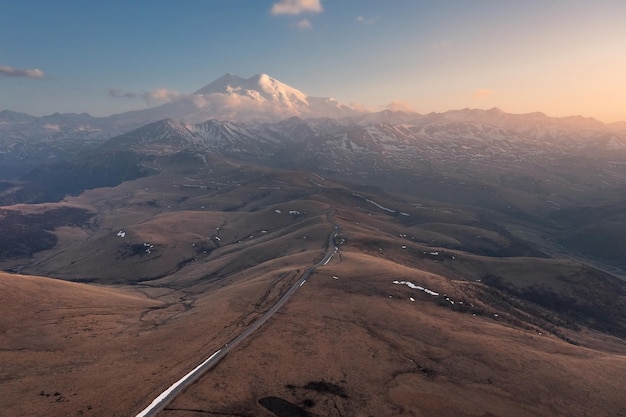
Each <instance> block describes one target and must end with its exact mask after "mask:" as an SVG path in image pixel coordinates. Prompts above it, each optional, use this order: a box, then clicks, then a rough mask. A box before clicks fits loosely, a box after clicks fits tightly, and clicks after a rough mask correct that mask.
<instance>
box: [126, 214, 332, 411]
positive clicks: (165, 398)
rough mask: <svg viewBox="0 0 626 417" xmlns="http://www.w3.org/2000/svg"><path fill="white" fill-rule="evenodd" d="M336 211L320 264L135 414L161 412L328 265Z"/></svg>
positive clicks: (305, 272) (328, 215)
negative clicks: (235, 334) (255, 318)
mask: <svg viewBox="0 0 626 417" xmlns="http://www.w3.org/2000/svg"><path fill="white" fill-rule="evenodd" d="M334 214H335V208H334V207H332V208H331V209H330V210H329V211H328V214H327V218H328V221H329V223H330V224H332V225H333V227H334V230H333V231H332V232H330V234H329V235H328V243H327V249H326V254H325V255H324V257H323V258H322V259H321V260H320V261H319V262H317V263H315V264H313V265H312V266H310V267H309V268H308V269H307V270H306V271H304V273H303V274H302V275H301V276H300V278H299V279H298V280H297V281H296V282H295V283H294V284H293V285H292V286H291V288H289V290H287V292H285V293H284V294H283V296H282V297H280V299H279V300H278V301H277V302H276V304H274V305H273V306H272V307H271V308H270V309H269V310H268V311H267V312H266V313H265V314H263V315H262V316H261V317H260V318H259V319H258V320H257V321H255V322H254V323H252V325H250V327H248V328H247V329H246V330H244V331H243V332H242V333H240V334H239V335H238V336H237V337H235V338H234V339H232V340H230V341H229V342H228V343H226V344H225V345H224V346H223V347H222V348H221V349H219V350H217V351H216V352H214V353H213V354H211V356H209V357H208V358H207V359H205V360H204V361H203V362H202V363H201V364H200V365H198V366H196V367H195V368H194V369H193V370H191V371H189V372H188V373H187V374H186V375H185V376H183V377H182V378H181V379H179V380H178V381H176V382H175V383H174V384H172V385H171V386H170V387H169V388H168V389H166V390H165V391H163V392H162V393H161V394H159V396H158V397H156V398H155V399H154V401H152V402H151V403H150V405H148V406H147V407H146V408H144V409H143V410H142V411H141V412H139V413H138V414H137V415H136V417H154V416H156V415H157V414H158V413H159V412H160V411H162V410H163V409H164V408H165V407H166V406H167V405H168V404H169V403H170V402H172V400H173V399H174V398H175V397H176V396H177V395H178V394H179V393H180V392H181V391H183V390H184V389H185V388H187V387H188V386H189V385H191V384H193V383H194V382H195V381H197V380H198V378H200V377H201V376H202V375H204V374H205V373H206V372H207V371H208V370H209V369H211V368H212V367H214V366H215V365H217V363H218V362H219V361H221V360H222V359H223V358H224V357H225V356H226V355H227V354H228V352H230V351H231V349H233V348H235V347H236V346H237V345H238V344H239V343H241V342H242V341H243V340H244V339H246V338H247V337H248V336H250V335H251V334H252V333H254V332H255V331H257V330H258V329H259V328H260V327H261V326H263V325H264V324H265V323H266V322H267V321H268V320H269V319H270V318H271V317H272V316H273V315H274V314H275V313H276V312H277V311H278V310H279V309H280V308H281V307H282V306H283V305H284V304H285V303H286V302H287V301H288V300H289V298H291V296H292V295H293V294H295V292H296V291H297V290H298V288H300V287H301V286H302V285H303V284H304V283H305V282H306V280H307V279H308V278H309V277H310V276H311V274H312V273H313V272H314V271H315V270H316V269H317V268H318V267H319V266H323V265H326V264H328V262H330V260H331V259H332V257H333V256H334V255H335V254H336V253H337V252H339V248H338V247H337V234H338V233H339V231H340V230H341V226H339V224H337V222H335V220H334V219H333V215H334Z"/></svg>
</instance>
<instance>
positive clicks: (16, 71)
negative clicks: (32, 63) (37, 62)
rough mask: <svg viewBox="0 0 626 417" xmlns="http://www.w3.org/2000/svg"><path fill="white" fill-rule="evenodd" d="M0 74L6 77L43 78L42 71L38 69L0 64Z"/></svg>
mask: <svg viewBox="0 0 626 417" xmlns="http://www.w3.org/2000/svg"><path fill="white" fill-rule="evenodd" d="M0 75H5V76H7V77H26V78H43V76H44V73H43V71H42V70H40V69H37V68H35V69H20V68H13V67H6V66H5V67H2V66H0Z"/></svg>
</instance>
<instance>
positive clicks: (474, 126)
mask: <svg viewBox="0 0 626 417" xmlns="http://www.w3.org/2000/svg"><path fill="white" fill-rule="evenodd" d="M620 128H621V125H617V124H615V125H606V124H603V123H601V122H599V121H597V120H594V119H591V118H583V117H563V118H553V117H548V116H546V115H545V114H543V113H530V114H509V113H506V112H504V111H502V110H500V109H497V108H494V109H490V110H479V109H462V110H452V111H448V112H444V113H430V114H425V115H422V114H418V113H410V112H393V111H388V110H387V111H383V112H379V113H358V112H356V111H354V110H353V109H351V108H349V107H347V106H344V105H342V104H341V103H339V102H337V101H335V100H333V99H330V98H315V97H309V96H307V95H306V94H304V93H302V92H301V91H299V90H297V89H295V88H293V87H290V86H288V85H286V84H284V83H281V82H280V81H278V80H276V79H274V78H272V77H270V76H268V75H265V74H260V75H255V76H253V77H251V78H248V79H245V78H242V77H239V76H236V75H232V74H227V75H224V76H222V77H220V78H218V79H217V80H215V81H213V82H212V83H210V84H208V85H206V86H205V87H202V88H200V89H199V90H197V91H196V92H194V93H193V94H189V95H187V96H183V97H181V98H180V99H178V100H176V101H174V102H171V103H167V104H163V105H161V106H156V107H152V108H148V109H145V110H140V111H132V112H127V113H121V114H117V115H113V116H109V117H92V116H90V115H88V114H86V113H82V114H58V113H55V114H53V115H50V116H45V117H34V116H30V115H27V114H23V113H15V112H10V111H2V112H0V162H2V165H1V166H0V167H1V168H2V169H3V170H4V172H2V170H0V174H1V175H8V174H6V172H9V173H10V175H12V176H14V177H15V176H17V174H19V173H20V172H21V173H24V172H26V171H25V170H27V168H29V165H26V164H23V161H26V160H28V161H31V165H32V164H35V165H36V164H43V163H46V162H50V161H54V160H58V159H60V158H67V157H68V156H72V155H76V154H78V152H80V151H81V150H84V149H86V148H89V147H91V148H94V149H95V148H96V147H97V146H100V145H101V144H102V143H104V142H105V141H106V140H108V139H109V138H111V137H114V136H117V135H120V134H121V136H119V137H117V138H115V139H113V140H112V141H111V143H110V144H109V145H111V144H117V145H118V146H122V145H123V146H128V147H129V148H131V149H133V150H135V151H137V152H143V153H146V152H147V153H156V154H161V155H163V154H168V153H174V152H178V151H180V150H183V149H188V150H192V151H194V152H198V153H207V152H211V153H216V154H223V155H228V156H232V157H237V158H243V159H257V160H263V161H266V162H267V163H271V164H275V165H278V166H288V167H296V168H297V167H300V166H302V167H305V166H306V167H310V168H315V169H319V170H326V171H329V172H351V171H357V170H358V169H359V166H364V167H367V168H368V169H374V170H375V169H381V170H382V169H391V168H393V169H408V170H413V169H415V167H416V166H422V167H423V166H425V165H424V164H426V165H428V166H431V167H432V166H440V167H442V169H446V170H450V169H457V170H460V169H466V168H467V169H469V168H468V167H474V168H472V169H473V170H474V171H476V170H477V172H478V171H481V169H482V168H481V167H482V166H487V165H489V166H492V167H495V166H497V167H499V168H498V169H501V170H506V169H508V168H509V167H510V166H512V165H513V164H517V165H519V166H524V167H525V168H524V169H528V170H532V166H541V167H542V168H541V169H548V168H549V166H550V165H551V164H554V163H556V162H555V161H562V160H564V159H567V158H570V159H572V158H574V159H575V158H597V157H599V155H602V157H601V158H600V159H602V158H604V159H606V160H607V161H609V162H610V163H611V164H612V165H610V166H612V167H619V168H615V169H614V170H613V171H612V172H614V175H617V176H619V175H623V173H622V172H621V171H622V169H621V167H623V166H626V164H623V162H626V161H624V152H625V151H626V131H623V130H621V129H620ZM134 129H136V130H134ZM124 132H129V133H127V134H124ZM559 163H560V162H559ZM620 164H621V165H620ZM6 167H10V168H11V170H8V169H6ZM607 175H609V174H607ZM610 175H613V174H610Z"/></svg>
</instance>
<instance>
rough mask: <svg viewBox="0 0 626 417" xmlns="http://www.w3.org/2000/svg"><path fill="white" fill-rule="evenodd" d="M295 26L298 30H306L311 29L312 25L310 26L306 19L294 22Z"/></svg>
mask: <svg viewBox="0 0 626 417" xmlns="http://www.w3.org/2000/svg"><path fill="white" fill-rule="evenodd" d="M295 26H296V27H297V28H298V29H302V30H308V29H311V28H312V27H313V25H311V22H309V20H308V19H302V20H300V21H298V22H296V24H295Z"/></svg>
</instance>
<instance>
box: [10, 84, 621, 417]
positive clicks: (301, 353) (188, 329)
mask: <svg viewBox="0 0 626 417" xmlns="http://www.w3.org/2000/svg"><path fill="white" fill-rule="evenodd" d="M624 190H626V130H625V129H624V127H623V124H604V123H601V122H599V121H597V120H594V119H591V118H584V117H580V116H576V117H565V118H553V117H548V116H546V115H544V114H542V113H531V114H509V113H505V112H503V111H501V110H499V109H496V108H494V109H490V110H477V109H463V110H452V111H448V112H445V113H430V114H418V113H410V112H394V111H388V110H386V111H381V112H377V113H365V112H362V111H357V110H355V109H353V108H351V107H349V106H347V105H344V104H341V103H339V102H338V101H336V100H334V99H331V98H319V97H309V96H307V95H306V94H304V93H302V92H300V91H298V90H297V89H295V88H292V87H290V86H288V85H285V84H283V83H281V82H279V81H277V80H276V79H274V78H272V77H270V76H267V75H264V74H262V75H256V76H253V77H251V78H249V79H244V78H241V77H238V76H235V75H231V74H228V75H224V76H223V77H221V78H219V79H217V80H216V81H214V82H212V83H210V84H208V85H207V86H205V87H203V88H201V89H199V90H197V91H196V92H195V93H193V94H188V95H182V96H180V97H179V98H178V99H177V100H175V101H173V102H170V103H167V104H163V105H160V106H156V107H152V108H148V109H145V110H140V111H132V112H127V113H122V114H116V115H112V116H109V117H92V116H90V115H88V114H85V113H82V114H58V113H55V114H52V115H50V116H44V117H35V116H30V115H27V114H23V113H15V112H11V111H9V110H4V111H2V112H0V204H1V207H0V231H1V233H2V236H3V237H2V239H1V240H0V265H1V267H2V270H3V271H4V272H2V273H0V297H1V302H0V311H1V314H0V345H1V346H2V349H0V392H2V394H3V395H1V396H0V407H1V409H2V410H3V412H2V414H3V415H4V414H6V415H10V416H32V415H46V416H68V415H83V416H114V415H118V416H128V415H141V416H145V415H159V416H162V417H181V416H200V415H202V416H218V415H219V416H266V417H271V416H278V417H283V416H285V417H286V416H338V417H339V416H382V415H396V416H441V417H444V416H459V415H464V416H565V415H567V416H591V415H593V416H620V415H626V400H625V399H624V395H623V381H624V376H625V375H626V348H625V346H626V343H624V341H625V339H626V282H625V281H624V280H625V279H626V245H625V244H624V238H623V236H625V235H626V217H625V216H624V213H625V212H626V193H625V192H624ZM185 375H187V377H185ZM177 381H178V382H177ZM142 410H143V411H142Z"/></svg>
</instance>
